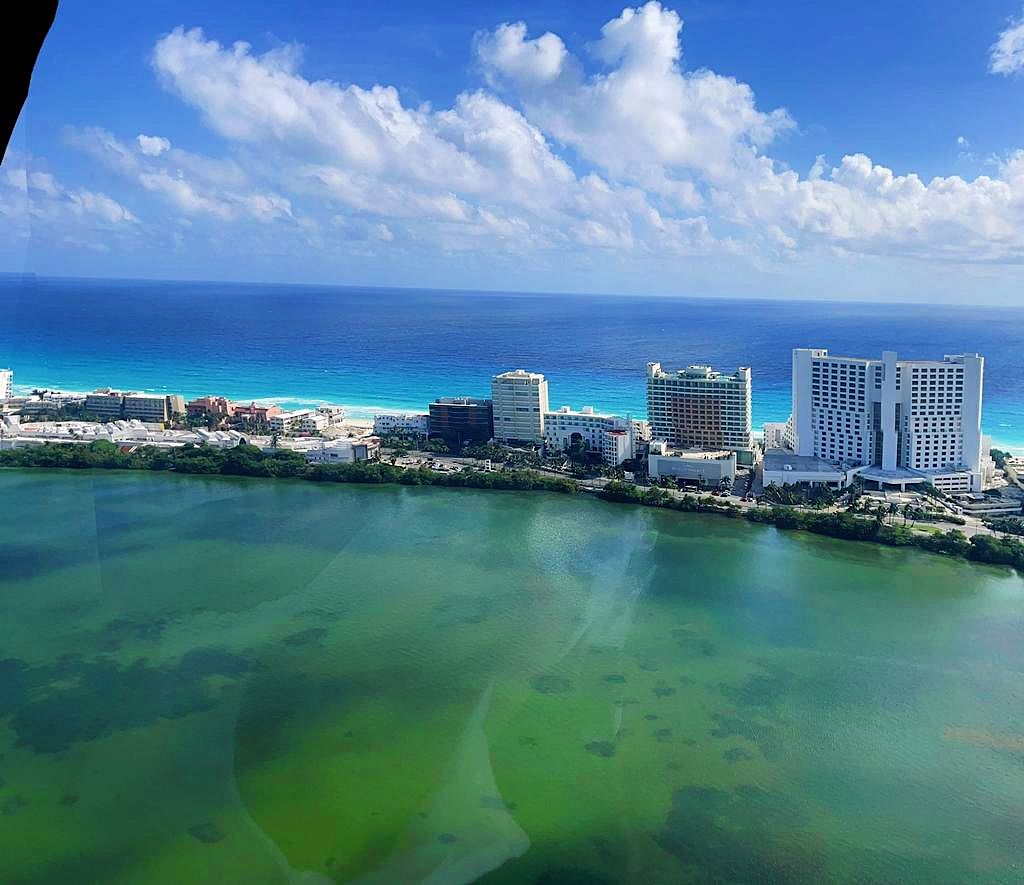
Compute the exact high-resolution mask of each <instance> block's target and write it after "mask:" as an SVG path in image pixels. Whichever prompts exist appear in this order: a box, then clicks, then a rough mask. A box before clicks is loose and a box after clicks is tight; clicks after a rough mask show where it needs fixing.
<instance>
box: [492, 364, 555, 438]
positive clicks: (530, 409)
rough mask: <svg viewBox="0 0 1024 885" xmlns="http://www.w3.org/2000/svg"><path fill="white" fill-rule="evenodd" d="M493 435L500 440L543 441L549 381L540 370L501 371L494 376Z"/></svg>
mask: <svg viewBox="0 0 1024 885" xmlns="http://www.w3.org/2000/svg"><path fill="white" fill-rule="evenodd" d="M491 399H492V400H493V403H494V438H495V439H496V440H498V441H499V442H531V443H540V442H543V441H544V413H545V412H547V411H548V382H547V381H545V380H544V376H543V375H541V374H540V373H539V372H526V371H524V370H523V369H516V370H515V371H514V372H502V373H501V374H500V375H495V376H494V378H492V379H491Z"/></svg>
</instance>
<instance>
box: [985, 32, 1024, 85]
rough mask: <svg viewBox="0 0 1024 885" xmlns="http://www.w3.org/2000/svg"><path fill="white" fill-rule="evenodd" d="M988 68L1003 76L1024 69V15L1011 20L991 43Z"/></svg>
mask: <svg viewBox="0 0 1024 885" xmlns="http://www.w3.org/2000/svg"><path fill="white" fill-rule="evenodd" d="M988 69H989V71H991V72H992V73H993V74H1003V75H1004V76H1007V75H1009V74H1016V73H1019V72H1020V71H1022V70H1024V17H1022V18H1018V19H1013V20H1011V21H1010V23H1009V24H1008V25H1007V26H1006V29H1005V30H1004V31H1002V33H1000V34H999V37H998V38H997V39H996V42H995V43H993V44H992V47H991V49H990V50H989V60H988Z"/></svg>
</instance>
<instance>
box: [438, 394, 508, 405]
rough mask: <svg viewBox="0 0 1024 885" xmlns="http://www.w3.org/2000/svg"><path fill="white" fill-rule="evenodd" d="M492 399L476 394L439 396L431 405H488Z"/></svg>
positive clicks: (491, 402) (491, 403)
mask: <svg viewBox="0 0 1024 885" xmlns="http://www.w3.org/2000/svg"><path fill="white" fill-rule="evenodd" d="M493 403H494V401H493V400H491V399H485V398H484V397H478V396H439V397H438V398H437V399H435V400H434V402H432V403H431V405H440V406H490V405H493Z"/></svg>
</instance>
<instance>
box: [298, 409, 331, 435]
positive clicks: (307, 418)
mask: <svg viewBox="0 0 1024 885" xmlns="http://www.w3.org/2000/svg"><path fill="white" fill-rule="evenodd" d="M330 426H331V420H330V418H328V417H327V415H322V414H320V412H319V411H316V412H310V413H309V414H308V415H303V416H302V417H301V418H299V419H298V420H297V421H295V422H294V423H293V424H292V427H293V428H294V430H295V431H296V432H297V433H320V432H321V431H322V430H326V429H327V428H328V427H330Z"/></svg>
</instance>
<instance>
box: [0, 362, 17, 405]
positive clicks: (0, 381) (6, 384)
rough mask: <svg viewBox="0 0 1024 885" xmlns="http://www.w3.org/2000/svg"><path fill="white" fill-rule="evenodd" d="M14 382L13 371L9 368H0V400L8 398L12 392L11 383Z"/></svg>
mask: <svg viewBox="0 0 1024 885" xmlns="http://www.w3.org/2000/svg"><path fill="white" fill-rule="evenodd" d="M13 382H14V372H12V371H11V370H10V369H0V402H2V401H3V400H5V399H10V398H11V397H12V396H13V395H14V394H13V392H12V390H11V385H12V384H13Z"/></svg>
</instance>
